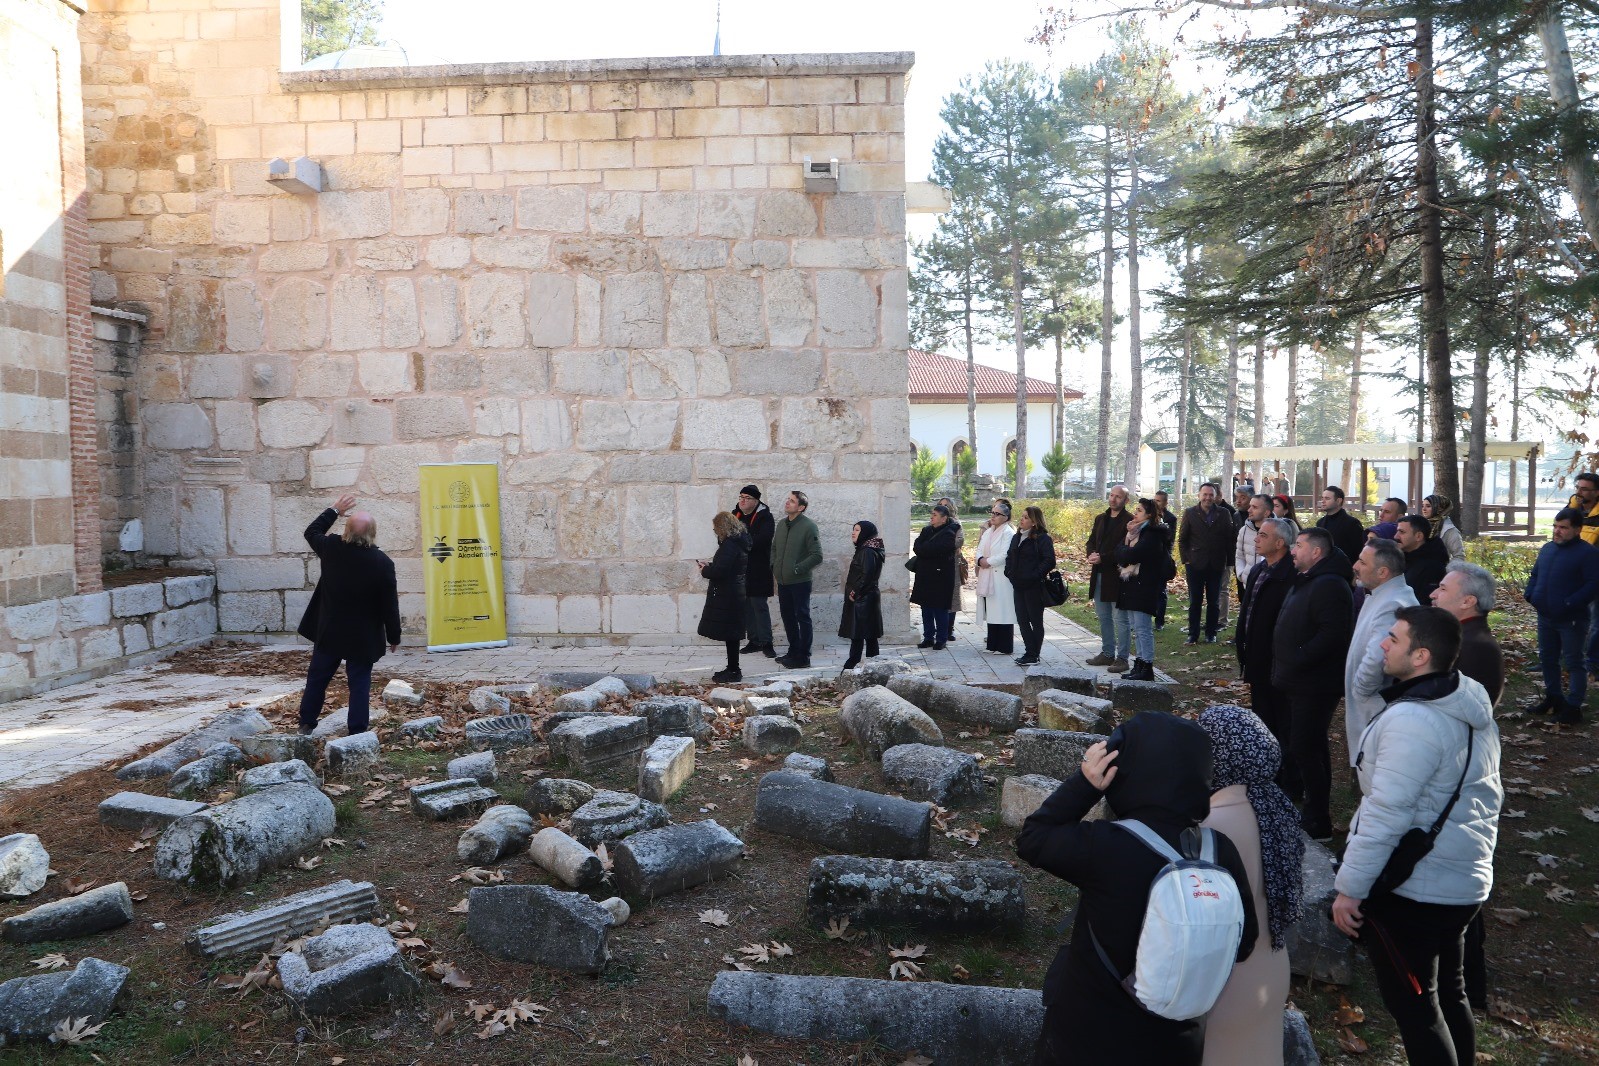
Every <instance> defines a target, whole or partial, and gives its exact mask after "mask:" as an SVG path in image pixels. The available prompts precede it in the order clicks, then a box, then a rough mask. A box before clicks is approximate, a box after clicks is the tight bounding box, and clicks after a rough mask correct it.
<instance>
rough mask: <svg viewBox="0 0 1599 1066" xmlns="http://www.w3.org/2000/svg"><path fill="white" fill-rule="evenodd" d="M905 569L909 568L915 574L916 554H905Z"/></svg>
mask: <svg viewBox="0 0 1599 1066" xmlns="http://www.w3.org/2000/svg"><path fill="white" fill-rule="evenodd" d="M905 569H907V570H909V571H910V572H911V573H913V574H914V573H916V556H914V555H907V556H905Z"/></svg>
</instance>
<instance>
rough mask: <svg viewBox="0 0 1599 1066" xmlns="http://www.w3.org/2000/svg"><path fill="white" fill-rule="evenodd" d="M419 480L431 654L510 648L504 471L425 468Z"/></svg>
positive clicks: (489, 466)
mask: <svg viewBox="0 0 1599 1066" xmlns="http://www.w3.org/2000/svg"><path fill="white" fill-rule="evenodd" d="M417 475H418V482H419V487H420V491H419V492H418V497H417V499H418V504H419V506H420V508H421V512H422V513H421V519H422V542H423V548H422V555H423V562H422V566H423V575H424V577H423V587H424V589H425V591H426V594H427V641H428V643H427V648H428V651H469V650H471V649H474V648H503V647H506V646H507V645H508V644H509V643H510V642H509V641H508V640H507V639H506V633H505V580H504V575H503V573H502V572H501V569H500V545H501V541H500V467H499V464H498V463H422V464H420V465H419V466H418V467H417Z"/></svg>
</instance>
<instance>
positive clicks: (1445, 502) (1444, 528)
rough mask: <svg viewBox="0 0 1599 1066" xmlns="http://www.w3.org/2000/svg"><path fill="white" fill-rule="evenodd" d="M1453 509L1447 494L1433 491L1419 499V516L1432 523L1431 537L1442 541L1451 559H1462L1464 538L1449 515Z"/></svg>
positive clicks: (1464, 545) (1464, 551)
mask: <svg viewBox="0 0 1599 1066" xmlns="http://www.w3.org/2000/svg"><path fill="white" fill-rule="evenodd" d="M1453 510H1454V504H1452V503H1450V502H1449V497H1448V496H1439V495H1437V494H1436V493H1434V494H1433V495H1431V496H1428V497H1427V498H1426V499H1424V500H1422V501H1421V517H1423V518H1425V519H1426V520H1427V521H1428V522H1431V523H1432V536H1433V539H1434V540H1440V541H1443V545H1444V550H1445V551H1447V552H1448V553H1449V558H1450V559H1451V560H1454V559H1464V558H1465V557H1466V538H1465V537H1462V536H1461V535H1460V529H1459V527H1458V526H1456V525H1455V523H1454V520H1453V519H1451V518H1450V517H1449V514H1450V512H1451V511H1453Z"/></svg>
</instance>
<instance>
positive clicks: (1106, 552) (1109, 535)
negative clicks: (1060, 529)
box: [1083, 485, 1133, 674]
mask: <svg viewBox="0 0 1599 1066" xmlns="http://www.w3.org/2000/svg"><path fill="white" fill-rule="evenodd" d="M1108 502H1109V504H1110V506H1109V507H1107V508H1106V509H1105V510H1103V511H1101V512H1100V513H1099V514H1097V515H1095V516H1094V526H1093V528H1092V529H1091V530H1089V533H1088V543H1087V544H1085V545H1083V549H1084V551H1085V552H1086V553H1087V555H1088V563H1089V566H1090V568H1091V569H1090V574H1091V576H1090V577H1089V581H1088V595H1089V598H1090V599H1092V600H1093V601H1094V613H1095V614H1096V615H1098V616H1099V654H1098V655H1096V656H1094V657H1093V658H1092V659H1089V660H1088V661H1087V665H1089V666H1104V667H1108V668H1109V669H1110V672H1111V673H1113V674H1119V673H1123V672H1124V671H1126V669H1127V657H1128V656H1129V655H1130V654H1131V653H1132V636H1131V629H1130V622H1129V620H1128V618H1127V612H1126V611H1119V610H1117V609H1116V598H1117V597H1118V596H1120V595H1121V591H1122V578H1121V570H1120V568H1118V567H1117V565H1116V549H1117V548H1120V547H1121V546H1122V544H1123V543H1124V542H1125V541H1126V540H1127V524H1128V523H1129V522H1131V521H1132V517H1133V516H1132V515H1131V514H1129V513H1128V512H1127V490H1126V489H1125V488H1123V487H1122V486H1120V485H1112V486H1111V487H1110V495H1109V497H1108Z"/></svg>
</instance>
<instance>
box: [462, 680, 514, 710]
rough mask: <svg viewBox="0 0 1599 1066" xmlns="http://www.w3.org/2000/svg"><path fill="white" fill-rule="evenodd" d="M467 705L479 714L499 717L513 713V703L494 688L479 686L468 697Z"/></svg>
mask: <svg viewBox="0 0 1599 1066" xmlns="http://www.w3.org/2000/svg"><path fill="white" fill-rule="evenodd" d="M466 702H467V705H468V706H470V707H471V708H472V709H473V710H474V711H476V712H477V713H478V714H482V715H488V716H489V717H497V716H500V715H506V714H510V713H511V701H510V700H509V699H507V698H506V697H504V696H502V695H500V694H499V693H498V692H495V691H494V690H493V689H492V688H488V687H486V686H482V685H480V686H478V687H477V688H475V689H473V690H472V691H471V692H470V693H468V694H467V697H466Z"/></svg>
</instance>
